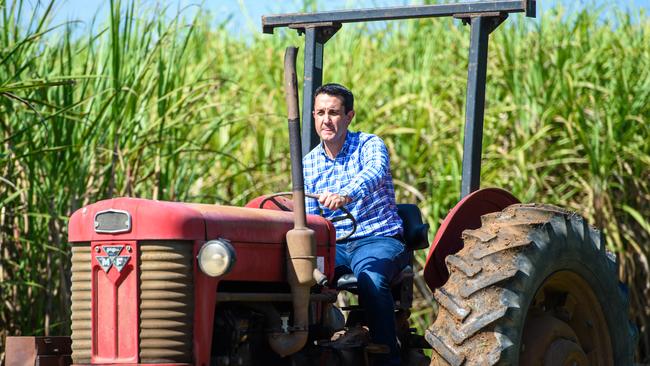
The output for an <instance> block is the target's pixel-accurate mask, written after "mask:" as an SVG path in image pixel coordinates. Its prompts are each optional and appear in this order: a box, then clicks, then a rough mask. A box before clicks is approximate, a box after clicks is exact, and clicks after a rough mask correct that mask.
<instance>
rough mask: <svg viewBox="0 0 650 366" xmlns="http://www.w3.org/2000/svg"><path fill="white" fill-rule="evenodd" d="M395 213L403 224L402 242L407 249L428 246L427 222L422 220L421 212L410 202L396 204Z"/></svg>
mask: <svg viewBox="0 0 650 366" xmlns="http://www.w3.org/2000/svg"><path fill="white" fill-rule="evenodd" d="M397 214H398V215H399V217H400V218H401V219H402V223H403V225H404V243H405V244H406V247H407V248H408V249H409V250H418V249H425V248H428V247H429V224H425V223H424V222H422V213H421V212H420V209H419V208H418V206H416V205H414V204H412V203H400V204H399V205H397Z"/></svg>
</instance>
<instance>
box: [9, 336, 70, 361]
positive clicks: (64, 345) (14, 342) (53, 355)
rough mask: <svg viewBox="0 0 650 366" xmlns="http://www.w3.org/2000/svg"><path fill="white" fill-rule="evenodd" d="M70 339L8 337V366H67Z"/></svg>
mask: <svg viewBox="0 0 650 366" xmlns="http://www.w3.org/2000/svg"><path fill="white" fill-rule="evenodd" d="M70 342H71V340H70V337H7V349H6V353H7V355H6V360H5V362H6V366H28V365H29V366H34V365H39V366H50V365H52V366H67V365H70V364H71V363H72V359H71V358H70V353H71V352H72V350H71V349H70Z"/></svg>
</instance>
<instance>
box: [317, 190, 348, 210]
mask: <svg viewBox="0 0 650 366" xmlns="http://www.w3.org/2000/svg"><path fill="white" fill-rule="evenodd" d="M351 201H352V200H351V199H350V197H348V196H343V195H340V194H338V193H332V192H324V193H321V194H320V195H319V196H318V202H320V203H321V204H322V205H323V206H325V207H327V208H329V209H330V210H336V209H338V208H339V207H341V206H345V205H346V204H348V203H350V202H351Z"/></svg>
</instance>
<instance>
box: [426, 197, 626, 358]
mask: <svg viewBox="0 0 650 366" xmlns="http://www.w3.org/2000/svg"><path fill="white" fill-rule="evenodd" d="M463 240H464V247H463V249H462V250H460V251H459V252H458V253H456V254H454V255H450V256H448V257H447V258H446V264H447V267H448V269H449V272H450V277H449V280H448V281H447V283H446V284H445V285H444V286H442V287H441V288H438V289H436V291H435V293H434V296H435V298H436V300H437V302H438V303H439V305H440V307H439V313H438V316H437V318H436V320H435V322H434V323H433V324H432V325H431V327H429V329H428V330H427V331H426V335H425V337H426V339H427V341H428V342H429V343H430V344H431V345H432V348H433V354H432V361H431V365H454V366H458V365H467V366H471V365H495V364H498V365H513V366H514V365H520V364H521V365H540V366H541V365H584V364H591V365H632V364H633V354H634V348H633V346H634V345H633V343H634V342H633V339H634V334H635V328H634V327H633V326H632V325H631V323H630V322H629V320H628V307H629V303H628V296H627V294H626V291H625V290H624V288H623V287H622V286H621V285H619V282H618V279H617V265H616V259H615V256H614V255H613V254H612V253H610V252H608V251H606V249H605V243H604V241H603V239H602V237H601V234H600V232H599V231H598V230H596V229H594V228H592V227H590V226H589V225H588V224H587V223H586V220H584V219H583V218H582V217H580V216H579V215H576V214H573V213H570V212H567V211H565V210H563V209H561V208H559V207H555V206H550V205H536V204H527V205H523V204H518V205H512V206H510V207H508V208H506V209H505V210H503V211H501V212H496V213H490V214H487V215H483V216H482V217H481V227H480V228H479V229H476V230H465V231H464V232H463Z"/></svg>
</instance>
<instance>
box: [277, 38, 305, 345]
mask: <svg viewBox="0 0 650 366" xmlns="http://www.w3.org/2000/svg"><path fill="white" fill-rule="evenodd" d="M297 53H298V49H297V48H296V47H287V49H286V51H285V54H284V88H285V93H286V98H287V109H288V124H289V145H290V152H291V182H292V186H293V188H292V191H293V213H294V228H293V229H292V230H289V231H288V232H287V280H288V281H289V285H290V286H291V295H292V298H293V326H292V327H291V328H290V329H291V331H290V332H288V333H280V334H278V333H275V334H271V335H269V344H270V346H271V349H273V351H275V352H276V353H278V354H279V355H280V356H282V357H284V356H288V355H290V354H293V353H296V352H298V351H299V350H300V349H302V348H303V347H304V346H305V344H306V343H307V336H308V325H309V324H308V309H309V289H310V288H311V287H312V286H313V285H314V284H316V281H315V280H314V270H315V269H316V240H315V236H314V231H313V230H311V229H310V228H308V227H307V216H306V213H305V188H304V180H303V175H302V174H303V173H302V157H301V151H302V147H301V142H300V117H299V110H298V81H297V78H296V55H297Z"/></svg>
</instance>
